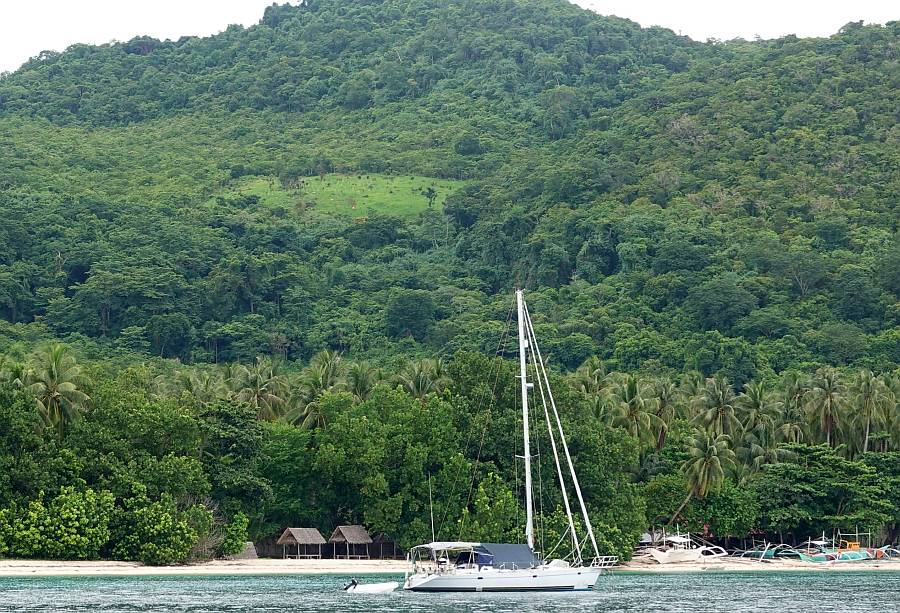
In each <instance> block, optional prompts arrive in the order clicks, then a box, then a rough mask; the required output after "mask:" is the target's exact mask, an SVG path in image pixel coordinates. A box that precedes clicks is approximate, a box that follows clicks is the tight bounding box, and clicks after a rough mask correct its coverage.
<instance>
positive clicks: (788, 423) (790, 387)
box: [776, 374, 810, 443]
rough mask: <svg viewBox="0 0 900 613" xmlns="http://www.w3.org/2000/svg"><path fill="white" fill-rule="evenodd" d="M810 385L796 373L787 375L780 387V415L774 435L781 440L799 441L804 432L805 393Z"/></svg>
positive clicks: (805, 425)
mask: <svg viewBox="0 0 900 613" xmlns="http://www.w3.org/2000/svg"><path fill="white" fill-rule="evenodd" d="M809 392H810V387H809V385H808V383H807V382H806V380H804V379H802V378H801V377H799V376H798V375H793V374H792V375H788V376H787V377H786V378H785V379H784V382H783V385H782V389H781V397H782V400H781V415H780V416H779V420H778V423H777V425H776V435H777V436H778V439H779V440H780V441H782V442H788V443H799V442H800V441H801V440H803V438H804V436H805V434H806V428H807V418H806V406H807V395H808V394H809Z"/></svg>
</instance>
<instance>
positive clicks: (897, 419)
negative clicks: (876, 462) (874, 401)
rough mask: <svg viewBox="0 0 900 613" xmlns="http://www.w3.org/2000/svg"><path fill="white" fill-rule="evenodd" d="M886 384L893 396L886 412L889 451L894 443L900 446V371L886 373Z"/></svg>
mask: <svg viewBox="0 0 900 613" xmlns="http://www.w3.org/2000/svg"><path fill="white" fill-rule="evenodd" d="M884 384H885V386H887V388H888V390H889V391H890V392H891V398H892V401H891V402H889V403H888V408H887V411H886V412H885V413H886V418H887V419H886V422H887V423H886V427H887V431H888V435H889V438H887V439H885V441H884V451H887V450H888V447H889V446H890V445H892V444H893V446H894V447H900V371H894V373H892V374H891V373H889V374H885V375H884Z"/></svg>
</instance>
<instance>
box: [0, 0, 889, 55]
mask: <svg viewBox="0 0 900 613" xmlns="http://www.w3.org/2000/svg"><path fill="white" fill-rule="evenodd" d="M279 1H280V3H283V1H284V0H279ZM448 1H452V0H448ZM272 2H273V0H0V72H3V71H8V70H15V69H16V68H18V67H19V66H20V65H21V64H22V63H23V62H25V61H26V60H27V59H28V58H29V57H32V56H34V55H37V54H38V53H40V52H41V51H42V50H45V49H52V50H55V51H62V50H64V49H65V48H66V47H68V46H69V45H71V44H73V43H76V42H83V43H95V44H99V43H106V42H109V41H111V40H128V39H130V38H133V37H134V36H138V35H142V34H148V35H150V36H153V37H155V38H160V39H166V38H172V39H177V38H179V37H181V36H186V35H200V36H208V35H210V34H214V33H216V32H220V31H222V30H223V29H225V27H226V26H228V24H232V23H239V24H242V25H245V26H247V25H252V24H254V23H256V22H258V21H259V19H260V18H261V17H262V13H263V10H264V9H265V7H266V6H268V5H270V4H272ZM292 3H295V2H292ZM576 4H579V5H581V6H583V7H585V8H590V9H593V10H595V11H596V12H598V13H600V14H602V15H618V16H620V17H627V18H629V19H631V20H633V21H636V22H638V23H639V24H641V25H643V26H651V25H660V26H664V27H667V28H670V29H672V30H674V31H676V32H680V33H682V34H686V35H688V36H690V37H691V38H693V39H695V40H706V39H707V38H718V39H723V40H728V39H731V38H736V37H743V38H746V39H748V40H750V39H752V38H753V37H754V36H755V35H757V34H758V35H759V36H761V37H763V38H775V37H778V36H781V35H784V34H797V35H798V36H828V35H830V34H833V33H834V32H836V31H837V30H838V29H839V28H840V27H841V26H843V25H844V24H845V23H847V22H849V21H859V20H860V19H862V20H864V21H865V22H866V23H885V22H887V21H893V20H895V19H900V3H898V2H897V0H752V1H751V0H576Z"/></svg>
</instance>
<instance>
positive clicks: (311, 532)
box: [276, 528, 325, 559]
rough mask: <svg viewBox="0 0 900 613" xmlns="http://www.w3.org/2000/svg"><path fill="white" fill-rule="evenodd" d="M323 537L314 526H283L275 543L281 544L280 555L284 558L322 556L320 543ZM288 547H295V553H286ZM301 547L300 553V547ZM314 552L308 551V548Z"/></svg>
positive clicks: (323, 542)
mask: <svg viewBox="0 0 900 613" xmlns="http://www.w3.org/2000/svg"><path fill="white" fill-rule="evenodd" d="M324 544H325V537H324V536H322V534H321V533H320V532H319V531H318V530H316V529H315V528H285V529H284V532H283V533H282V534H281V537H280V538H279V539H278V541H276V545H281V555H282V557H284V558H298V559H299V558H319V559H321V558H322V545H324ZM288 547H296V548H297V549H296V551H297V553H288V552H287V548H288ZM301 547H303V550H302V553H301V550H300V548H301ZM310 547H315V548H316V549H313V551H314V552H315V553H310V550H309V548H310Z"/></svg>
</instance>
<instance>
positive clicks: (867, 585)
mask: <svg viewBox="0 0 900 613" xmlns="http://www.w3.org/2000/svg"><path fill="white" fill-rule="evenodd" d="M399 579H402V577H398V576H395V575H385V576H379V577H364V578H361V580H362V581H363V582H367V583H368V582H372V583H375V582H378V581H389V580H399ZM346 580H347V577H342V576H334V575H331V576H295V577H291V576H265V577H137V578H134V577H127V578H125V577H122V578H118V577H115V578H110V577H103V578H101V577H95V578H90V577H77V578H63V577H54V578H36V577H35V578H32V577H28V578H0V611H92V612H98V613H99V612H102V613H117V612H120V611H122V612H125V611H128V612H131V611H185V612H188V611H189V612H197V613H206V612H209V611H229V612H230V611H448V612H449V611H452V612H454V613H459V612H465V611H472V612H489V611H502V612H510V613H513V612H519V611H585V610H595V611H642V612H644V611H691V612H703V611H729V612H734V611H779V612H791V611H815V612H817V613H819V612H827V611H879V612H881V613H883V612H885V611H896V610H898V606H900V604H898V602H900V583H898V580H900V575H898V574H897V573H891V572H887V573H883V572H877V571H876V572H840V573H836V572H822V573H812V572H808V573H689V574H680V573H679V574H671V575H644V574H641V575H638V574H633V575H628V574H616V575H606V576H603V577H600V580H599V581H598V582H597V587H596V589H595V591H593V592H577V593H569V594H565V593H546V594H417V593H409V592H402V591H397V592H394V593H392V594H381V595H371V594H369V595H366V594H347V593H344V592H343V591H341V586H342V585H343V584H344V583H345V582H346Z"/></svg>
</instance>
